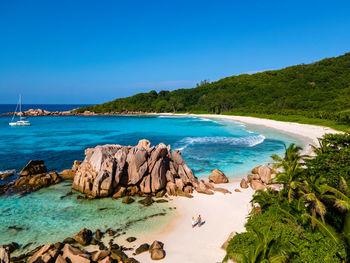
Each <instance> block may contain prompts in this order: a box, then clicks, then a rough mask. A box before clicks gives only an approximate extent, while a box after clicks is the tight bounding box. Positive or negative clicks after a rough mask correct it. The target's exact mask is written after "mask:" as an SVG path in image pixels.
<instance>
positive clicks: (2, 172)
mask: <svg viewBox="0 0 350 263" xmlns="http://www.w3.org/2000/svg"><path fill="white" fill-rule="evenodd" d="M6 173H16V170H5V171H0V175H2V174H6Z"/></svg>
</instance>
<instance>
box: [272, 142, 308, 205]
mask: <svg viewBox="0 0 350 263" xmlns="http://www.w3.org/2000/svg"><path fill="white" fill-rule="evenodd" d="M284 149H285V155H284V158H281V157H280V156H278V155H276V154H274V155H272V156H271V158H272V159H273V160H274V161H275V163H274V165H273V167H274V168H275V169H282V171H280V172H278V173H277V175H276V177H275V178H274V179H273V181H274V182H276V183H280V184H283V186H284V189H285V191H287V195H288V201H289V202H291V201H292V199H293V197H294V194H295V191H296V189H297V188H298V187H299V186H300V185H301V172H302V168H301V162H302V160H303V158H304V157H305V156H304V155H300V151H301V149H302V148H301V147H299V146H295V144H294V143H292V144H290V145H289V147H288V148H287V146H286V145H284Z"/></svg>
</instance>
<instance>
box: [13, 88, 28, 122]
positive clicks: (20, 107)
mask: <svg viewBox="0 0 350 263" xmlns="http://www.w3.org/2000/svg"><path fill="white" fill-rule="evenodd" d="M18 105H19V112H18V115H19V116H20V118H19V121H13V120H14V119H15V117H16V114H17V109H18ZM9 125H10V126H30V122H29V121H27V120H26V118H25V117H24V116H23V112H22V101H21V94H20V95H19V100H18V103H17V106H16V110H15V112H14V113H13V116H12V120H11V122H10V123H9Z"/></svg>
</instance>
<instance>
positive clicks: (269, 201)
mask: <svg viewBox="0 0 350 263" xmlns="http://www.w3.org/2000/svg"><path fill="white" fill-rule="evenodd" d="M281 201H282V200H281V198H280V196H279V195H278V194H277V193H276V191H274V190H272V189H271V188H267V189H266V190H257V191H256V192H255V193H254V195H253V198H252V200H251V201H250V203H251V204H252V206H253V210H252V212H251V214H259V213H257V210H258V209H257V208H259V209H260V210H261V212H264V211H266V210H267V209H268V207H269V206H271V205H273V204H279V203H280V202H281Z"/></svg>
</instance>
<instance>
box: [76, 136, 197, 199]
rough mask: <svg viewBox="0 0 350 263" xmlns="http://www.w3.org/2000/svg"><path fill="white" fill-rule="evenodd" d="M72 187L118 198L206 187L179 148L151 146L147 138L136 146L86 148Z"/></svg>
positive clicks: (97, 195) (178, 192)
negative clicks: (172, 149)
mask: <svg viewBox="0 0 350 263" xmlns="http://www.w3.org/2000/svg"><path fill="white" fill-rule="evenodd" d="M75 165H76V164H75ZM72 187H73V189H75V190H78V191H80V192H82V193H85V194H87V195H88V196H89V197H90V198H96V197H107V196H112V195H113V197H115V198H116V197H122V196H124V195H134V194H139V195H143V196H147V195H155V194H157V193H158V194H159V193H165V192H167V193H168V194H169V195H177V194H181V193H184V192H185V193H192V191H193V189H199V188H200V187H203V186H202V185H200V182H199V181H198V180H197V178H196V177H195V176H194V175H193V172H192V170H191V169H190V168H189V167H188V166H187V164H186V163H185V161H184V160H183V158H182V156H181V153H180V152H179V151H177V150H174V151H171V149H170V146H166V145H165V144H163V143H160V144H159V145H157V146H152V147H150V142H149V141H147V140H145V139H144V140H141V141H140V142H139V144H138V145H137V146H134V147H133V146H122V145H103V146H96V147H95V148H90V149H86V150H85V159H84V161H83V162H82V163H80V164H79V165H78V166H76V172H75V176H74V181H73V186H72ZM202 192H203V191H202Z"/></svg>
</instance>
